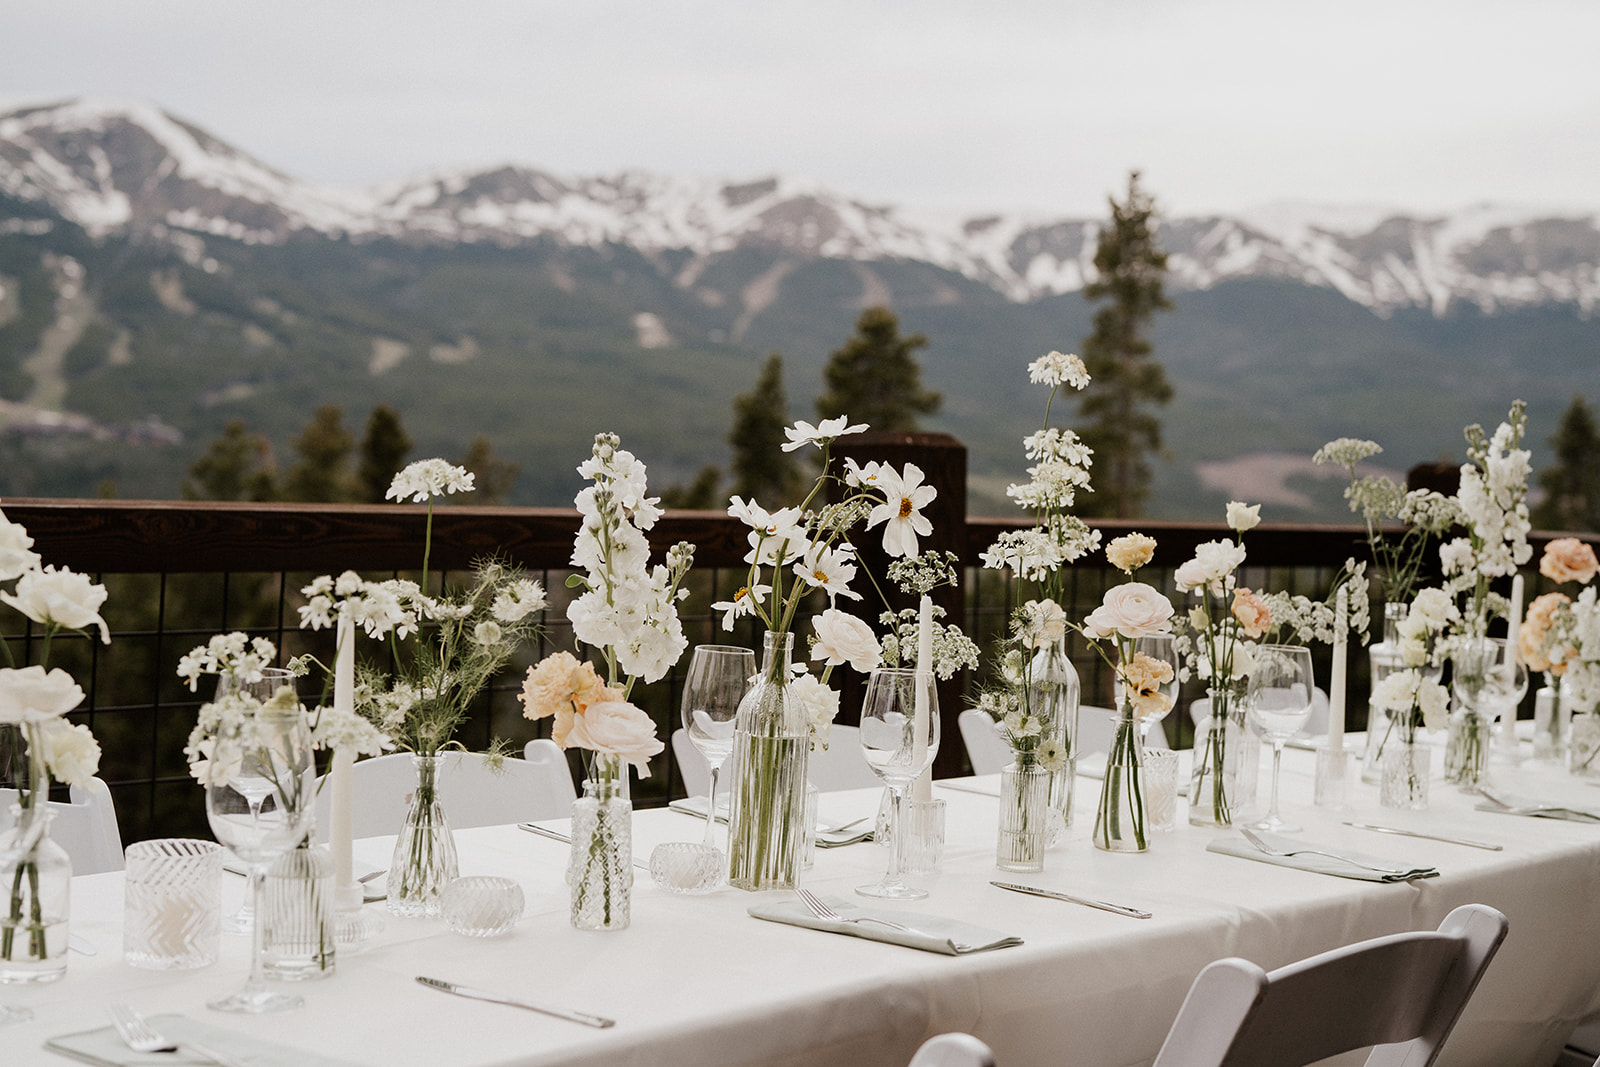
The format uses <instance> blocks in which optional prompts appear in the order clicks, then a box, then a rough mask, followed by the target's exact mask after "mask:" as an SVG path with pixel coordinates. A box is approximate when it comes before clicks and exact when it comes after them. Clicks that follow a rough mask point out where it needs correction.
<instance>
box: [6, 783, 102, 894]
mask: <svg viewBox="0 0 1600 1067" xmlns="http://www.w3.org/2000/svg"><path fill="white" fill-rule="evenodd" d="M69 795H70V797H71V799H70V801H67V802H63V801H59V800H52V801H50V810H51V811H53V812H55V817H54V818H52V819H51V820H50V837H51V839H52V840H54V841H55V843H56V844H58V845H60V846H61V847H62V848H64V849H65V850H66V852H67V855H68V856H71V857H72V873H73V874H75V875H76V874H101V873H103V872H105V871H120V870H122V868H123V858H122V836H121V832H120V831H119V830H118V829H117V809H116V806H115V805H114V804H112V802H111V790H110V789H108V788H106V783H105V782H103V781H101V780H100V779H99V778H90V779H89V780H88V781H87V782H84V783H83V784H82V785H75V786H73V787H72V789H71V790H70V793H69ZM16 802H17V791H16V790H15V789H0V830H9V829H10V828H11V823H12V815H11V808H12V805H14V804H16Z"/></svg>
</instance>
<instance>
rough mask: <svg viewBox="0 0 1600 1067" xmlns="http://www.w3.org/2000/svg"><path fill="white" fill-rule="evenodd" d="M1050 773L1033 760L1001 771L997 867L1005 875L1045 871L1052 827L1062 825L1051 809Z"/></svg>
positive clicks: (996, 853) (1012, 765)
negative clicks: (1045, 851) (1006, 872)
mask: <svg viewBox="0 0 1600 1067" xmlns="http://www.w3.org/2000/svg"><path fill="white" fill-rule="evenodd" d="M1050 777H1051V775H1050V772H1049V771H1047V770H1045V769H1044V768H1043V767H1040V766H1039V765H1038V764H1036V763H1034V762H1033V761H1032V760H1031V759H1029V760H1028V761H1026V762H1024V761H1023V760H1021V759H1020V758H1019V759H1018V760H1017V762H1015V763H1012V764H1009V765H1007V766H1006V767H1004V768H1003V769H1002V770H1001V771H1000V836H999V843H998V847H997V849H996V852H995V866H996V867H999V868H1000V869H1001V870H1002V871H1023V872H1028V871H1042V870H1044V850H1045V848H1046V846H1048V845H1049V844H1050V827H1051V825H1053V824H1059V821H1060V820H1059V817H1058V816H1057V815H1056V812H1055V809H1053V808H1051V807H1050Z"/></svg>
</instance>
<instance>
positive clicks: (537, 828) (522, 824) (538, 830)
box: [517, 822, 650, 871]
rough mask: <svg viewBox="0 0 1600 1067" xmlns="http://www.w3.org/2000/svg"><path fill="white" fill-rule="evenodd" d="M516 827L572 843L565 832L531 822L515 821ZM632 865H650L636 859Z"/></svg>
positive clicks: (647, 868)
mask: <svg viewBox="0 0 1600 1067" xmlns="http://www.w3.org/2000/svg"><path fill="white" fill-rule="evenodd" d="M517 829H518V830H526V831H528V833H530V834H538V835H539V836H540V837H548V838H549V839H550V840H552V841H560V842H561V843H562V844H563V845H570V844H572V838H570V837H568V836H567V835H566V834H563V833H559V832H557V831H555V830H546V829H545V828H544V827H542V826H538V825H536V824H534V823H531V822H519V823H517ZM633 865H634V866H635V867H637V868H639V869H640V870H641V871H648V870H649V869H650V865H649V864H648V863H640V862H639V861H638V860H634V861H633Z"/></svg>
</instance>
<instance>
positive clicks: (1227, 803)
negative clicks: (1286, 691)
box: [1189, 683, 1260, 826]
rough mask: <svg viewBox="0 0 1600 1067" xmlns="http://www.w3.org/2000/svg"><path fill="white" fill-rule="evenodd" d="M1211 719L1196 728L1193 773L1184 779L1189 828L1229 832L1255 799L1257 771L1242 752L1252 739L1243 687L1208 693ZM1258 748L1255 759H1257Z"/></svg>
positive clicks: (1220, 688)
mask: <svg viewBox="0 0 1600 1067" xmlns="http://www.w3.org/2000/svg"><path fill="white" fill-rule="evenodd" d="M1207 694H1208V695H1209V696H1210V698H1211V714H1210V716H1209V717H1207V718H1206V719H1205V721H1203V722H1201V723H1200V724H1199V725H1197V726H1196V727H1195V739H1194V769H1193V772H1192V773H1191V775H1190V779H1189V822H1190V824H1191V825H1194V826H1232V825H1233V822H1234V819H1235V817H1236V816H1237V815H1238V813H1239V810H1240V808H1241V806H1242V805H1244V804H1246V803H1248V802H1249V801H1251V800H1253V799H1254V789H1253V788H1249V789H1247V788H1246V786H1247V784H1248V785H1249V786H1251V787H1253V786H1254V774H1255V773H1256V772H1257V770H1258V768H1257V767H1256V766H1255V764H1254V761H1253V760H1252V759H1251V758H1250V756H1251V753H1250V752H1249V751H1247V750H1248V749H1250V748H1251V747H1252V744H1251V743H1252V741H1254V740H1255V735H1254V734H1253V733H1252V731H1251V730H1250V727H1249V722H1248V719H1249V708H1248V706H1247V704H1246V701H1247V699H1248V698H1247V696H1246V690H1245V687H1244V685H1243V684H1242V683H1241V684H1239V685H1234V686H1216V687H1213V688H1211V689H1209V690H1207ZM1259 751H1260V750H1259V748H1256V755H1257V756H1258V757H1259Z"/></svg>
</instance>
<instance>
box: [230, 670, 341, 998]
mask: <svg viewBox="0 0 1600 1067" xmlns="http://www.w3.org/2000/svg"><path fill="white" fill-rule="evenodd" d="M315 770H316V768H315V764H314V763H313V760H312V755H311V733H310V730H309V728H308V725H307V723H306V717H305V713H304V712H303V711H302V710H301V709H300V708H299V706H298V705H295V706H293V707H287V708H279V707H274V706H270V705H269V706H266V707H260V706H257V705H256V704H255V702H254V701H248V702H246V706H245V707H244V708H243V709H233V710H230V711H229V712H228V713H225V716H224V719H223V721H222V723H221V725H220V726H219V727H218V730H217V735H216V737H215V739H214V740H213V742H212V748H211V752H210V758H209V762H208V765H207V766H206V769H205V787H206V818H207V820H208V821H209V822H210V823H211V832H212V833H213V834H215V835H216V838H217V840H218V841H220V842H221V843H222V844H223V845H224V846H226V847H227V848H228V850H229V851H230V852H232V853H233V854H234V855H235V856H236V857H238V859H239V860H240V861H241V862H242V863H244V864H245V865H246V867H247V868H248V869H249V872H250V897H251V900H252V902H253V903H254V906H255V910H256V913H257V914H258V915H259V913H260V907H261V894H262V890H263V888H264V886H265V884H266V878H267V868H268V867H270V866H271V864H272V862H273V861H274V860H275V859H277V858H278V857H279V856H281V855H283V854H284V853H285V852H287V851H289V850H290V849H292V848H294V847H295V846H297V845H298V844H299V843H300V842H301V840H303V839H304V838H305V836H306V833H307V830H308V829H309V827H310V822H311V799H312V793H313V791H314V786H313V782H312V776H313V775H314V774H315ZM263 782H265V783H266V785H265V791H264V792H263V791H262V784H261V783H263ZM251 930H252V945H251V953H250V977H249V978H248V979H247V980H246V982H245V984H244V987H243V988H242V989H240V990H239V991H238V992H237V993H234V994H232V995H231V996H227V997H223V998H222V999H220V1000H214V1001H211V1002H210V1003H209V1004H208V1007H211V1008H214V1009H216V1010H218V1011H231V1012H246V1013H252V1014H259V1013H265V1012H278V1011H288V1010H290V1009H292V1008H298V1007H300V1006H301V1004H303V1003H304V1001H303V999H302V998H300V997H298V996H293V995H289V994H283V993H275V992H272V991H271V990H269V989H268V988H267V986H266V982H265V979H264V976H263V971H262V928H261V923H260V922H253V923H252V924H251Z"/></svg>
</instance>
